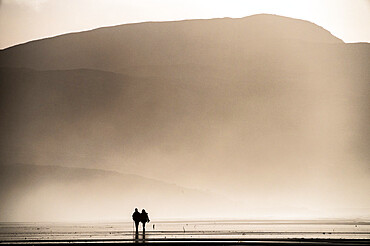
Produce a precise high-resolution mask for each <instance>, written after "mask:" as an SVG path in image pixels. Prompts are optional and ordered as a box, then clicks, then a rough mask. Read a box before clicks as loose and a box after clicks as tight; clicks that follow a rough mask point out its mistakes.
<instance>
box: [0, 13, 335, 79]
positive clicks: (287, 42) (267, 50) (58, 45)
mask: <svg viewBox="0 0 370 246" xmlns="http://www.w3.org/2000/svg"><path fill="white" fill-rule="evenodd" d="M297 42H298V43H300V42H310V43H326V44H336V43H342V41H341V40H339V39H338V38H336V37H334V36H332V35H331V34H330V33H329V32H328V31H326V30H325V29H323V28H321V27H318V26H316V25H314V24H312V23H309V22H307V21H301V20H294V19H291V18H286V17H281V16H273V15H255V16H251V17H245V18H241V19H228V18H226V19H213V20H189V21H178V22H160V23H156V22H152V23H140V24H129V25H121V26H115V27H109V28H100V29H97V30H93V31H88V32H81V33H74V34H67V35H63V36H59V37H57V38H50V39H44V40H40V41H36V42H30V43H28V44H26V45H20V46H16V47H12V48H8V49H5V50H3V51H1V53H0V66H2V67H4V66H6V67H8V66H11V67H28V68H35V69H41V70H49V69H76V68H90V69H91V68H94V69H100V70H107V71H115V72H121V71H127V69H130V70H131V69H132V68H133V67H142V66H159V65H165V66H168V65H171V66H173V65H177V64H194V65H222V66H223V67H225V66H226V67H228V66H229V67H231V66H234V65H235V64H239V65H243V66H245V65H246V64H240V62H247V61H248V62H253V61H255V60H256V59H257V58H258V59H263V61H262V60H260V61H259V63H260V62H267V61H268V60H269V58H268V57H264V56H266V55H267V56H271V55H272V56H276V55H277V54H272V53H271V52H274V53H276V52H277V53H279V54H284V55H286V56H291V55H292V54H289V51H291V49H294V47H292V46H291V44H296V43H297ZM275 43H278V44H280V45H281V46H280V45H278V46H277V45H276V44H275ZM256 49H257V50H256ZM263 54H265V55H263ZM293 55H294V56H295V57H296V56H297V54H293ZM272 62H273V61H272Z"/></svg>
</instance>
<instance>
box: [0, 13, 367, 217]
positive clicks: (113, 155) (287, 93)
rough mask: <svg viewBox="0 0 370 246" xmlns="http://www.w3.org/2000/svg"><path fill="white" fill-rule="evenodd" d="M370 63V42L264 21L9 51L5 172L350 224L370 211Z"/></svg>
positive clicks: (87, 37) (3, 83)
mask: <svg viewBox="0 0 370 246" xmlns="http://www.w3.org/2000/svg"><path fill="white" fill-rule="evenodd" d="M369 57H370V46H369V44H344V43H343V42H341V41H340V40H339V39H337V38H336V37H334V36H332V35H331V34H330V33H329V32H327V31H326V30H324V29H322V28H320V27H318V26H316V25H314V24H312V23H309V22H305V21H300V20H294V19H290V18H285V17H279V16H269V15H258V16H252V17H246V18H242V19H216V20H193V21H180V22H165V23H142V24H130V25H122V26H116V27H110V28H101V29H98V30H93V31H89V32H82V33H76V34H68V35H63V36H60V37H55V38H51V39H45V40H40V41H35V42H31V43H27V44H24V45H20V46H16V47H12V48H9V49H6V50H2V51H0V66H1V67H3V68H2V69H1V71H0V75H1V76H0V87H1V88H0V89H1V90H0V94H1V98H0V100H1V108H0V109H1V115H2V121H0V127H1V128H0V136H1V140H0V141H1V149H0V151H1V161H2V162H3V163H17V162H20V163H36V164H42V165H61V166H63V165H68V166H79V167H94V168H102V169H110V170H118V171H122V172H124V173H135V174H140V175H143V176H145V177H152V178H155V179H159V180H163V181H166V182H171V183H176V184H179V185H181V186H185V187H197V188H199V189H203V190H210V191H213V192H217V193H220V194H223V195H225V196H228V197H230V198H232V199H235V200H241V201H243V202H245V203H246V204H247V208H248V207H250V208H252V207H276V206H282V207H285V206H287V204H289V205H291V206H296V207H303V208H304V207H308V208H312V209H313V210H315V209H327V211H329V212H330V213H333V214H335V211H339V209H342V208H352V210H351V211H353V213H354V214H355V212H356V211H360V209H363V208H368V207H369V206H370V200H369V197H368V196H367V191H368V190H369V188H370V183H369V179H368V175H369V165H368V163H369V161H370V156H369V151H368V149H369V144H370V133H369V129H370V128H369V124H368V119H369V116H370V113H369V96H368V94H369V89H370V88H369V81H370V72H369V69H368V68H369ZM34 69H39V70H40V71H37V70H34ZM323 204H325V206H326V208H323V206H324V205H323ZM333 208H334V209H333ZM335 208H338V210H336V209H335ZM356 209H358V210H356ZM361 211H363V210H361ZM246 213H247V212H246Z"/></svg>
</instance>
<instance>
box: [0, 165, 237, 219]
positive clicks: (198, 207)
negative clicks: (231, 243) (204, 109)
mask: <svg viewBox="0 0 370 246" xmlns="http://www.w3.org/2000/svg"><path fill="white" fill-rule="evenodd" d="M0 184H1V189H0V195H1V197H2V199H1V201H0V208H1V211H2V212H1V215H0V221H2V222H35V221H36V222H40V221H107V220H114V221H117V220H121V221H122V220H125V221H130V220H131V214H132V212H133V210H134V208H135V207H138V208H140V209H141V208H143V207H145V208H146V210H147V211H148V212H149V213H150V214H149V215H151V219H152V220H154V221H155V220H158V219H160V218H162V219H163V218H166V219H168V218H188V217H194V216H196V217H200V216H201V215H202V214H203V217H208V218H212V217H214V216H215V217H214V218H217V217H219V216H217V215H218V214H220V211H222V213H223V214H227V213H228V211H227V209H226V208H228V209H231V212H233V211H234V212H235V211H236V208H237V207H238V205H235V204H232V202H230V201H227V200H225V199H222V198H221V199H220V197H217V196H214V195H211V194H207V193H205V192H201V191H197V190H192V189H186V188H183V187H180V186H177V185H174V184H169V183H164V182H161V181H157V180H153V179H148V178H144V177H140V176H138V175H132V174H122V173H118V172H112V171H104V170H99V169H85V168H71V167H59V166H37V165H25V164H15V165H0ZM222 200H223V201H222ZM194 201H197V202H196V203H194ZM216 201H217V202H216ZM181 204H186V205H185V206H181ZM164 208H165V210H163V209H164ZM229 215H230V212H229ZM161 216H165V217H161Z"/></svg>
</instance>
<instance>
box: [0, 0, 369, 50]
mask: <svg viewBox="0 0 370 246" xmlns="http://www.w3.org/2000/svg"><path fill="white" fill-rule="evenodd" d="M0 4H1V7H0V49H3V48H6V47H9V46H13V45H15V44H19V43H24V42H27V41H30V40H35V39H41V38H45V37H50V36H55V35H59V34H63V33H69V32H78V31H82V30H89V29H94V28H97V27H101V26H110V25H117V24H124V23H135V22H144V21H168V20H181V19H195V18H199V19H203V18H215V17H244V16H248V15H252V14H258V13H270V14H278V15H284V16H288V17H294V18H299V19H304V20H309V21H311V22H314V23H316V24H318V25H320V26H322V27H324V28H325V29H327V30H329V31H330V32H332V33H333V34H334V35H335V36H337V37H339V38H341V39H342V40H344V41H345V42H369V41H370V29H369V28H368V27H369V24H370V0H258V1H255V0H227V1H224V0H155V1H154V0H0Z"/></svg>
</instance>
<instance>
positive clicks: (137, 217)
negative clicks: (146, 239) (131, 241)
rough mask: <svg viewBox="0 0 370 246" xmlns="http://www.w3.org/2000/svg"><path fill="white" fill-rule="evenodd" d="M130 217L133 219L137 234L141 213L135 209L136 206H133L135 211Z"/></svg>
mask: <svg viewBox="0 0 370 246" xmlns="http://www.w3.org/2000/svg"><path fill="white" fill-rule="evenodd" d="M132 219H133V220H134V221H135V228H136V234H138V233H139V223H140V220H141V214H140V212H139V211H138V210H137V208H135V212H134V213H133V214H132Z"/></svg>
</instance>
